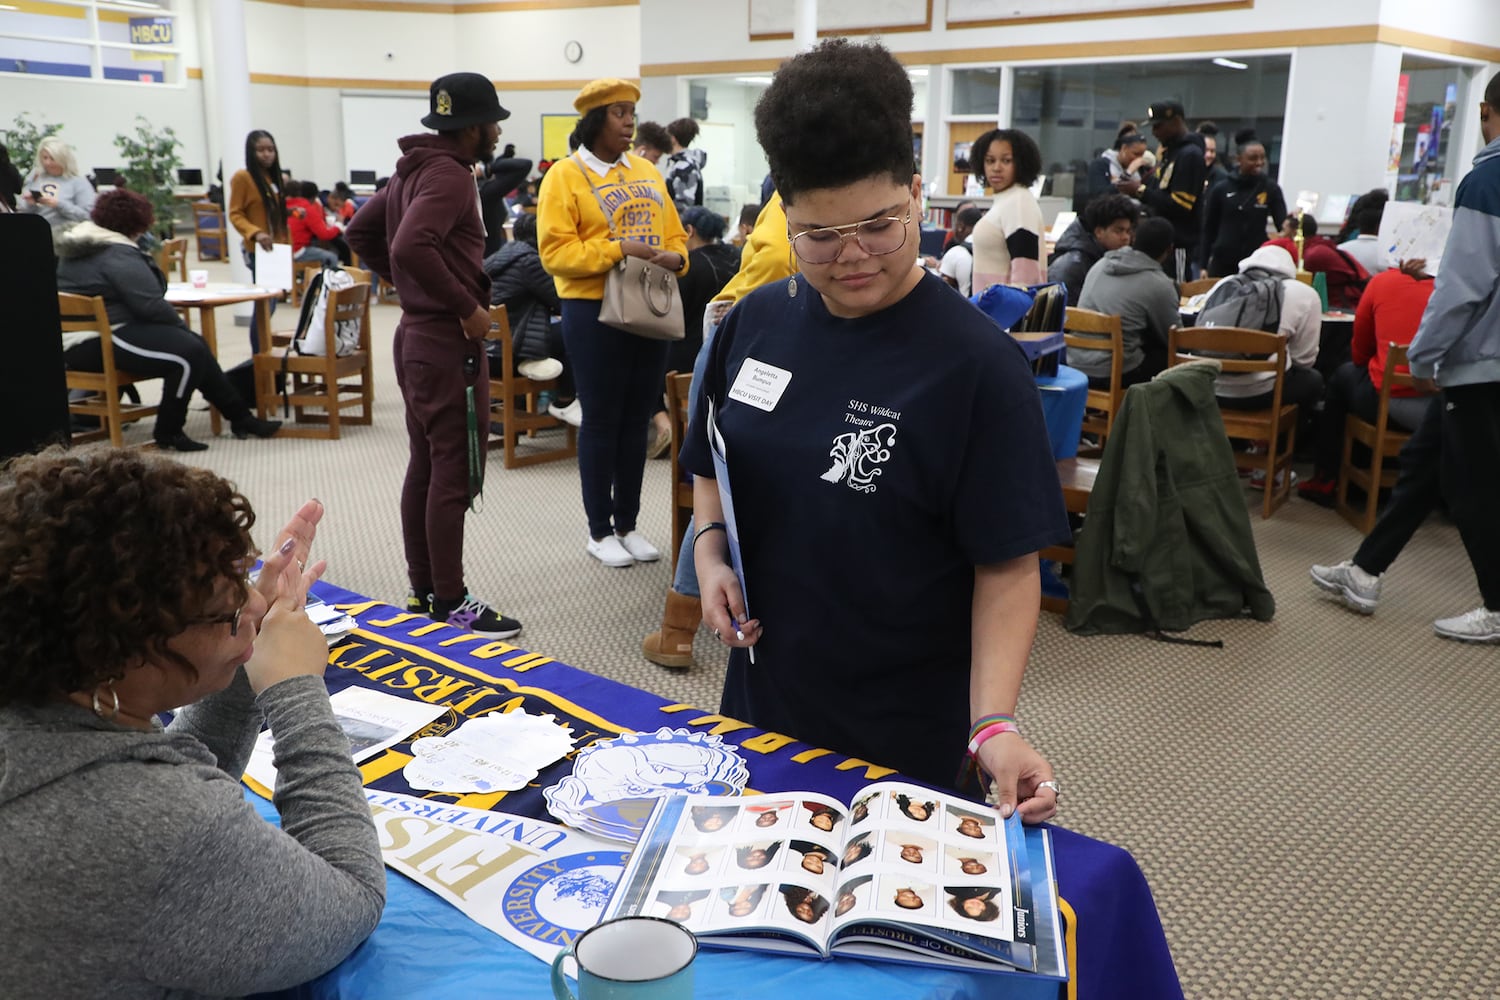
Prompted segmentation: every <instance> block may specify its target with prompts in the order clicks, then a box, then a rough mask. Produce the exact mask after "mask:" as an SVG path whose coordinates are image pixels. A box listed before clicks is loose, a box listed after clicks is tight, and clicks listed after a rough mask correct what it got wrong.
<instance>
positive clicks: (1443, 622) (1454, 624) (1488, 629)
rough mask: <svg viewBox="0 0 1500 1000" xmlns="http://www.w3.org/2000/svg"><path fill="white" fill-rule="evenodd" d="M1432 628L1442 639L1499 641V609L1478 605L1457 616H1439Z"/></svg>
mask: <svg viewBox="0 0 1500 1000" xmlns="http://www.w3.org/2000/svg"><path fill="white" fill-rule="evenodd" d="M1432 630H1433V631H1434V632H1436V633H1437V634H1438V635H1440V636H1442V637H1443V638H1444V639H1457V640H1459V641H1460V642H1500V611H1491V610H1489V609H1488V608H1486V607H1484V605H1480V606H1479V607H1477V608H1475V609H1474V610H1473V611H1470V612H1469V613H1468V614H1463V615H1459V616H1458V617H1457V618H1439V619H1438V620H1437V621H1435V622H1433V623H1432Z"/></svg>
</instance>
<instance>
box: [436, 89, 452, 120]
mask: <svg viewBox="0 0 1500 1000" xmlns="http://www.w3.org/2000/svg"><path fill="white" fill-rule="evenodd" d="M437 113H438V114H440V115H451V114H453V98H451V97H449V96H448V92H447V91H446V90H440V91H438V95H437Z"/></svg>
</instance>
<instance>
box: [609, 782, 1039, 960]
mask: <svg viewBox="0 0 1500 1000" xmlns="http://www.w3.org/2000/svg"><path fill="white" fill-rule="evenodd" d="M1054 885H1055V875H1054V870H1053V865H1052V848H1051V840H1050V838H1049V837H1048V835H1047V831H1046V830H1041V829H1029V830H1028V829H1026V828H1024V827H1023V826H1022V825H1021V821H1020V819H1019V818H1018V817H1016V816H1012V817H1011V818H1010V819H1009V820H1002V819H1000V817H999V815H998V814H997V813H996V812H995V811H994V810H991V809H986V808H985V807H983V806H976V805H975V804H974V803H972V802H969V801H967V800H965V799H960V798H957V797H953V796H946V795H942V794H940V793H938V792H934V791H932V790H931V789H927V788H922V787H920V786H918V785H910V784H906V783H904V782H878V783H876V784H873V785H869V786H867V787H865V788H864V789H862V790H861V791H860V793H859V794H858V795H857V796H856V797H855V799H854V801H853V802H852V803H848V804H846V803H842V802H839V801H838V800H837V799H832V798H829V797H828V796H825V795H819V794H817V793H813V792H787V793H783V794H778V795H774V796H773V795H764V796H749V797H741V798H732V799H726V798H723V797H714V796H704V795H677V796H671V797H667V798H663V799H660V800H658V802H657V804H656V808H655V810H654V811H653V813H652V815H651V818H650V820H649V821H648V822H647V824H646V828H645V830H644V831H643V833H642V834H641V839H640V843H639V844H638V845H637V846H636V850H635V852H634V853H633V854H632V855H631V858H630V862H629V864H628V866H627V867H626V870H625V875H624V877H622V878H621V879H620V882H619V885H618V887H617V888H616V890H615V894H614V897H613V898H612V899H611V900H610V904H609V906H608V908H607V909H606V911H605V918H606V919H608V918H612V917H617V916H630V915H634V914H648V915H651V916H658V917H667V918H669V919H672V920H675V921H677V922H679V923H681V924H683V925H684V926H685V927H687V928H688V929H689V930H691V931H693V933H694V934H695V935H697V937H698V939H699V941H700V942H701V943H702V944H703V945H705V946H714V945H719V946H723V947H733V948H752V949H762V950H769V951H783V952H801V953H805V954H808V955H815V956H819V957H823V958H827V957H829V956H831V955H856V956H859V957H863V958H880V959H887V960H891V961H901V962H914V963H918V964H925V965H935V966H941V967H962V968H968V969H978V970H992V971H1012V970H1017V969H1018V970H1022V971H1025V972H1031V973H1035V974H1037V975H1040V976H1046V977H1050V978H1056V979H1065V978H1066V976H1067V971H1066V968H1065V963H1064V959H1063V949H1062V947H1061V946H1060V942H1061V940H1062V928H1061V919H1060V917H1059V913H1058V907H1057V897H1056V893H1055V889H1054Z"/></svg>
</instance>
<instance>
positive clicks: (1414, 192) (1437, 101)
mask: <svg viewBox="0 0 1500 1000" xmlns="http://www.w3.org/2000/svg"><path fill="white" fill-rule="evenodd" d="M1401 73H1402V75H1403V76H1405V77H1406V78H1407V86H1406V115H1405V117H1404V119H1403V122H1404V124H1405V128H1404V129H1403V132H1402V138H1401V165H1400V168H1399V169H1398V171H1397V176H1396V198H1397V199H1398V200H1400V201H1421V202H1425V201H1427V200H1428V197H1429V196H1430V194H1431V192H1432V188H1433V184H1434V182H1436V181H1437V180H1438V179H1439V178H1441V177H1444V176H1446V175H1448V174H1450V173H1451V170H1450V167H1456V166H1458V164H1456V163H1454V161H1453V159H1452V158H1451V157H1450V156H1449V149H1450V148H1451V146H1452V145H1453V144H1452V142H1451V139H1452V129H1453V117H1454V115H1456V114H1457V113H1458V108H1457V104H1458V95H1459V93H1461V92H1462V90H1463V88H1464V84H1465V83H1466V80H1467V74H1468V70H1467V69H1465V68H1464V67H1462V66H1455V65H1453V64H1452V63H1443V62H1439V61H1437V60H1435V59H1427V58H1424V57H1422V56H1414V55H1411V54H1407V55H1404V56H1402V57H1401Z"/></svg>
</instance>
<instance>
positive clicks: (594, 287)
mask: <svg viewBox="0 0 1500 1000" xmlns="http://www.w3.org/2000/svg"><path fill="white" fill-rule="evenodd" d="M626 163H627V165H626V166H624V167H621V166H619V165H616V166H613V167H610V169H609V175H608V176H607V177H603V178H601V177H600V176H599V175H598V174H596V173H594V172H593V171H592V170H590V169H589V168H588V167H586V166H584V165H583V163H582V162H580V160H579V158H578V157H576V156H570V157H568V158H567V159H566V160H559V161H557V162H556V163H555V164H553V165H552V167H551V169H549V170H548V171H547V176H546V178H545V181H546V183H544V184H543V185H542V190H541V194H540V196H539V197H538V199H537V209H536V233H537V246H538V249H539V250H540V251H541V255H542V266H543V267H545V268H546V269H547V273H548V274H550V275H552V280H553V282H554V283H555V284H556V285H557V295H558V298H563V299H602V298H604V276H605V275H606V274H607V273H608V272H609V269H610V268H612V267H614V266H615V265H616V264H618V263H619V262H620V258H621V257H622V256H624V253H623V252H622V251H621V249H620V243H619V241H620V240H641V241H643V242H645V243H649V244H651V245H652V246H653V247H658V248H660V249H662V250H669V251H671V252H673V253H677V254H681V255H682V270H680V271H678V272H677V273H678V274H679V275H681V274H686V273H687V260H688V253H687V232H686V230H684V229H683V228H682V221H681V220H680V219H678V217H677V208H676V206H674V205H673V204H672V196H671V194H670V193H668V191H667V185H666V182H665V181H663V180H662V177H661V174H660V173H658V172H657V170H656V167H655V166H653V165H652V164H651V162H650V161H649V160H643V159H641V158H640V157H639V156H629V155H627V156H626ZM584 171H588V178H587V179H585V177H584ZM589 180H592V181H593V182H594V185H595V186H596V187H597V188H598V189H599V199H603V201H604V204H605V205H607V206H608V207H609V210H610V219H609V220H607V221H606V219H605V218H604V212H603V211H601V210H600V207H599V199H596V198H595V197H594V194H593V192H591V191H590V190H589Z"/></svg>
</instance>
